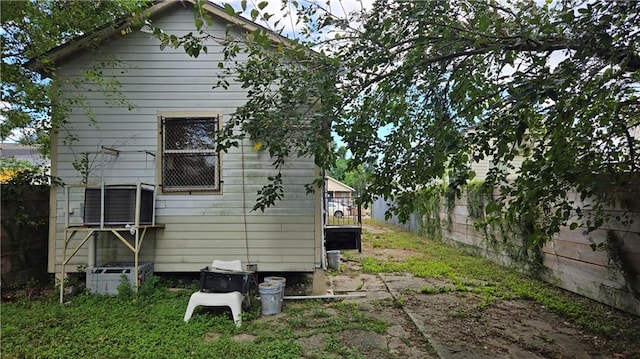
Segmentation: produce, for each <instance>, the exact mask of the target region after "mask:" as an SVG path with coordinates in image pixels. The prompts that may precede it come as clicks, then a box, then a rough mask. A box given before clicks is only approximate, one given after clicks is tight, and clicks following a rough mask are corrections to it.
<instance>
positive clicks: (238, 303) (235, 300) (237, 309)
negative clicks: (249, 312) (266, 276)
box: [184, 260, 244, 328]
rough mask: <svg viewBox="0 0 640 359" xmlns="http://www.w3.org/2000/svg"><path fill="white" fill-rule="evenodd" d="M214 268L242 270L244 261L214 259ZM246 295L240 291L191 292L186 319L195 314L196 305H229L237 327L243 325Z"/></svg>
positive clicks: (185, 314) (212, 265)
mask: <svg viewBox="0 0 640 359" xmlns="http://www.w3.org/2000/svg"><path fill="white" fill-rule="evenodd" d="M211 267H212V268H215V269H222V270H230V271H240V272H241V271H242V262H240V260H233V261H219V260H214V261H213V263H212V264H211ZM243 299H244V296H243V294H242V293H240V292H229V293H205V292H195V293H193V294H191V297H190V298H189V304H188V305H187V311H186V312H185V313H184V321H185V322H188V321H189V319H190V318H191V315H193V311H194V310H195V309H196V307H198V306H200V305H202V306H205V307H229V308H230V309H231V314H233V321H234V322H235V323H236V327H238V328H239V327H240V326H241V325H242V300H243Z"/></svg>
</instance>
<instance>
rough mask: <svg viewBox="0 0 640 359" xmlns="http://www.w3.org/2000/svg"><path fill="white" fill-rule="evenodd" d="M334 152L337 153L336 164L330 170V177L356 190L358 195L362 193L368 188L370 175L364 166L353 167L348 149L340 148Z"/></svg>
mask: <svg viewBox="0 0 640 359" xmlns="http://www.w3.org/2000/svg"><path fill="white" fill-rule="evenodd" d="M334 151H335V153H336V162H335V163H334V165H333V167H331V169H330V170H329V176H331V177H333V178H335V179H337V180H338V181H340V182H342V183H344V184H346V185H347V186H349V187H352V188H353V189H355V190H356V193H362V192H363V191H364V190H365V189H366V187H367V182H368V177H369V176H370V173H369V172H368V171H367V170H366V169H365V167H364V165H362V164H359V165H357V166H353V165H352V160H351V158H349V157H348V155H347V148H346V147H344V146H340V147H338V148H337V149H335V150H334Z"/></svg>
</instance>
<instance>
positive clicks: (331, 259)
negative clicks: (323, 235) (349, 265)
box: [327, 251, 340, 269]
mask: <svg viewBox="0 0 640 359" xmlns="http://www.w3.org/2000/svg"><path fill="white" fill-rule="evenodd" d="M327 266H328V267H329V269H339V268H340V251H327Z"/></svg>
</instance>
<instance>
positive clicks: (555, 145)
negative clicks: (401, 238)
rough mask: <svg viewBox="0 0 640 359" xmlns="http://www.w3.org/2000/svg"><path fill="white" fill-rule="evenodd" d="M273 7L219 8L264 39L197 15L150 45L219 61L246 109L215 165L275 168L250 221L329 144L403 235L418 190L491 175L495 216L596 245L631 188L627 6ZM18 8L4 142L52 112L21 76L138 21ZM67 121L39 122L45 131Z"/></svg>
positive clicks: (111, 14) (231, 126) (636, 11)
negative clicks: (289, 175)
mask: <svg viewBox="0 0 640 359" xmlns="http://www.w3.org/2000/svg"><path fill="white" fill-rule="evenodd" d="M274 3H275V2H271V3H270V2H267V1H262V2H260V3H258V4H257V5H256V6H253V7H251V6H249V4H248V2H247V1H241V2H240V8H238V9H235V8H234V7H233V6H232V5H230V4H225V5H224V10H225V11H226V12H227V13H228V14H229V15H230V16H239V15H240V14H243V13H244V14H246V16H248V17H249V18H251V19H252V20H254V21H262V22H263V23H264V24H265V27H264V28H263V27H258V28H256V29H255V30H254V31H249V32H246V33H241V32H240V31H238V30H237V28H235V27H229V28H228V32H227V34H226V36H225V37H220V36H219V35H216V34H212V33H208V32H207V27H206V26H205V25H206V24H208V23H210V22H211V21H213V20H212V19H211V17H210V16H208V15H207V13H206V11H204V10H203V6H205V4H206V2H205V1H197V2H196V6H195V11H194V24H195V27H196V31H194V32H191V33H188V34H187V35H184V36H176V35H174V34H168V33H165V32H163V31H162V30H160V29H155V30H154V35H155V36H156V37H157V38H158V39H159V41H160V45H161V47H166V46H170V47H175V48H183V49H184V50H185V52H186V53H187V54H189V55H190V56H194V57H198V56H200V55H201V54H206V53H207V51H208V47H207V45H208V44H209V43H211V42H215V43H219V44H222V45H223V46H224V48H223V54H224V61H220V62H219V64H218V66H219V67H220V68H221V69H222V70H223V74H222V75H220V77H219V81H218V86H219V87H221V88H228V86H229V84H230V83H232V82H236V81H237V82H239V83H240V84H241V86H242V87H243V88H244V89H246V90H247V91H248V101H247V103H246V104H245V105H244V106H242V107H240V108H238V109H237V111H236V113H235V114H234V115H233V117H232V118H231V119H230V120H229V121H227V122H226V123H225V125H224V128H223V129H222V130H221V131H220V133H219V136H218V138H217V141H218V149H219V150H220V151H228V150H229V148H231V147H233V146H238V145H239V143H240V141H241V140H243V139H245V138H246V139H249V140H251V141H253V142H254V143H255V144H256V147H255V148H258V149H259V150H262V151H266V152H268V153H269V155H271V157H272V158H273V166H274V172H275V173H273V174H270V175H269V184H268V185H267V186H265V187H264V188H263V190H262V191H261V193H260V195H259V201H258V203H257V204H256V205H255V207H254V208H255V209H262V210H264V209H265V208H266V207H268V206H270V205H273V203H274V202H275V201H277V200H278V199H280V198H282V196H283V195H284V193H283V184H282V182H281V180H280V176H279V174H280V171H281V169H282V168H283V167H284V166H285V163H286V162H287V161H288V159H289V158H291V157H292V156H293V157H295V156H302V157H308V156H312V157H313V158H314V159H315V161H316V164H317V165H318V166H320V167H321V168H324V169H329V168H332V167H333V166H334V164H335V163H336V153H334V152H333V151H332V150H331V148H330V147H329V146H328V145H327V144H328V143H330V142H331V132H332V131H334V132H335V133H337V135H339V136H340V137H341V138H342V140H343V141H344V143H345V144H346V147H347V149H348V151H349V152H350V153H351V154H352V158H351V159H352V161H350V164H349V168H350V169H353V170H356V169H361V168H364V169H366V170H367V172H369V173H370V174H371V175H370V177H369V181H368V183H367V187H366V189H365V191H364V192H363V202H365V203H370V202H372V200H373V199H374V198H376V197H383V198H387V199H392V200H395V201H396V202H397V203H398V205H397V206H395V207H394V208H393V210H394V211H395V212H396V213H397V214H399V216H400V217H401V218H408V215H409V214H410V213H412V212H414V211H415V210H416V209H417V206H418V204H416V203H415V201H412V200H410V199H411V198H414V197H415V196H416V194H418V193H419V192H420V191H421V190H422V189H423V188H424V187H425V186H428V185H430V184H432V183H433V182H434V181H436V180H445V182H446V183H448V184H449V188H450V189H451V191H452V192H453V193H459V188H460V187H461V186H463V185H465V184H466V183H467V181H468V180H470V179H472V178H473V176H474V173H473V171H471V168H470V166H471V165H472V164H473V163H474V162H477V161H482V160H489V159H490V160H491V161H492V162H493V163H495V164H496V166H495V167H493V168H492V169H491V170H490V171H489V175H488V178H487V185H488V186H493V187H496V188H498V189H499V194H500V195H499V198H497V202H496V204H495V205H494V206H492V207H491V212H490V213H493V214H495V215H496V216H500V217H507V218H509V220H510V221H511V222H519V223H520V222H526V223H533V224H535V227H536V228H535V234H536V235H535V236H534V238H535V240H536V241H538V242H539V243H542V242H544V241H546V240H548V239H549V238H550V236H551V235H552V234H554V233H556V232H558V230H559V228H560V226H561V225H570V226H571V227H572V228H576V227H578V226H584V227H585V228H586V229H587V230H593V229H595V228H598V227H601V226H602V225H603V224H604V223H605V222H606V221H607V220H609V218H608V214H607V212H606V211H605V208H607V206H610V205H611V204H612V202H614V201H615V200H616V198H615V197H614V196H611V195H608V194H607V193H606V191H607V190H610V189H624V188H625V186H626V185H627V184H628V183H629V180H630V179H631V178H633V177H635V176H637V175H638V172H639V170H638V168H639V167H638V152H639V147H640V142H639V140H638V138H637V137H635V138H634V134H633V131H637V129H638V126H639V125H640V117H639V116H640V115H639V114H640V111H638V107H639V104H640V101H639V97H638V82H639V80H640V53H639V48H638V44H639V43H640V42H639V41H638V34H639V32H638V31H637V29H636V27H637V24H638V23H640V3H639V2H633V1H606V2H605V1H586V0H561V1H556V2H549V1H547V2H545V3H540V2H522V1H515V0H505V1H495V0H490V1H486V0H471V1H467V0H454V1H395V0H377V1H375V2H374V3H373V5H372V7H370V8H367V7H366V6H364V4H363V6H362V7H361V8H360V9H356V10H353V8H350V7H348V6H344V5H345V4H343V3H342V2H340V1H339V0H337V2H336V1H328V2H321V3H320V2H311V3H308V2H298V1H293V0H292V1H287V0H285V1H282V2H281V4H282V6H281V9H280V13H281V14H282V15H281V16H276V15H274V12H273V11H272V10H271V9H272V8H273V6H272V5H274ZM19 4H20V5H15V4H13V3H12V5H11V6H8V8H9V9H8V11H3V15H2V16H3V17H2V23H3V28H4V29H7V30H6V31H5V33H4V34H3V36H4V38H5V42H6V43H7V44H8V46H6V49H7V50H6V51H5V50H4V49H5V48H3V51H5V53H4V55H5V56H3V58H6V59H9V60H4V61H3V62H2V66H3V74H8V75H6V76H4V77H5V78H6V79H7V80H6V85H5V82H4V81H5V79H4V78H3V95H5V94H7V95H8V97H15V99H16V101H15V103H14V104H12V108H11V111H12V112H10V113H8V114H9V115H10V116H8V118H10V121H9V122H8V123H9V124H10V125H7V126H5V129H3V131H4V132H3V136H5V134H6V132H7V129H9V128H13V127H15V126H18V127H20V126H22V127H24V126H26V125H27V124H29V123H30V122H31V120H32V119H34V118H37V116H39V115H40V114H42V113H44V112H46V111H43V109H48V108H49V106H50V105H51V103H52V102H51V101H52V98H53V96H52V95H51V94H50V93H49V92H48V91H50V90H49V87H48V86H47V85H46V83H43V82H41V81H38V79H37V76H36V75H35V74H33V73H31V72H29V71H26V70H24V69H23V68H22V67H21V66H20V65H23V64H24V62H25V59H27V58H29V57H31V56H34V55H39V54H40V53H42V52H43V51H45V50H48V49H49V48H51V47H53V46H55V45H58V44H59V43H61V42H64V41H66V40H68V39H70V38H72V37H74V36H75V35H77V34H79V33H82V32H84V31H87V30H88V29H89V28H91V27H92V26H94V25H95V24H104V23H107V24H109V23H113V19H116V18H119V17H120V16H121V15H123V14H128V13H131V12H132V11H133V9H140V8H141V7H142V6H143V3H142V2H138V1H131V2H129V1H127V2H118V3H110V2H92V6H85V3H82V2H74V1H61V2H56V1H45V2H24V3H19ZM341 5H342V6H341ZM276 6H277V5H276ZM4 8H7V6H5V7H4ZM339 9H340V10H339ZM3 10H4V9H3ZM340 11H341V12H342V13H340ZM138 13H140V12H138ZM21 14H26V15H21ZM60 19H62V21H60ZM267 28H270V29H271V30H272V32H270V31H268V30H267ZM294 29H295V30H294ZM36 30H37V31H36ZM291 31H294V33H291ZM27 34H29V35H30V36H28V35H27ZM274 34H282V35H291V36H290V38H289V39H286V38H284V37H283V36H279V35H274ZM310 49H314V50H315V51H312V50H310ZM95 74H97V75H98V76H94V77H97V78H99V77H100V76H99V72H95ZM34 76H35V77H34ZM42 94H45V95H44V96H43V95H42ZM61 108H64V106H62V107H61ZM61 118H62V117H60V116H57V115H54V116H52V117H51V121H52V122H53V123H54V128H55V124H56V123H59V122H60V121H61V120H60V119H61ZM36 121H37V122H39V123H46V120H43V119H42V118H41V119H40V120H37V119H36ZM44 127H45V128H49V127H50V126H49V125H45V126H44ZM518 158H521V159H522V165H521V166H518V167H516V166H515V165H514V160H515V159H518ZM360 166H362V167H360ZM510 173H513V174H515V175H516V176H515V179H513V180H511V179H508V178H507V176H508V175H509V174H510ZM321 184H322V179H320V178H319V179H317V180H316V181H315V182H314V183H313V184H309V187H308V190H313V189H314V187H317V186H320V185H321ZM570 190H576V191H577V192H578V193H579V194H580V197H581V201H577V200H576V199H573V198H570V196H569V195H568V192H569V191H570ZM448 198H451V197H448ZM587 198H589V199H590V201H589V202H588V203H585V202H584V200H585V199H587ZM490 213H488V214H490Z"/></svg>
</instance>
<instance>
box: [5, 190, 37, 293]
mask: <svg viewBox="0 0 640 359" xmlns="http://www.w3.org/2000/svg"><path fill="white" fill-rule="evenodd" d="M0 193H1V194H2V200H1V201H0V202H1V208H0V217H1V223H2V226H1V227H0V228H1V233H0V242H1V248H0V250H1V252H0V253H1V255H2V258H1V259H0V263H1V264H2V265H1V267H2V277H1V280H2V285H3V288H7V286H11V285H15V284H18V285H19V284H24V283H25V282H27V281H29V280H32V279H35V280H38V281H42V280H44V279H46V278H47V246H48V244H47V243H48V228H49V224H48V221H49V186H27V185H5V184H3V185H1V186H0Z"/></svg>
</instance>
